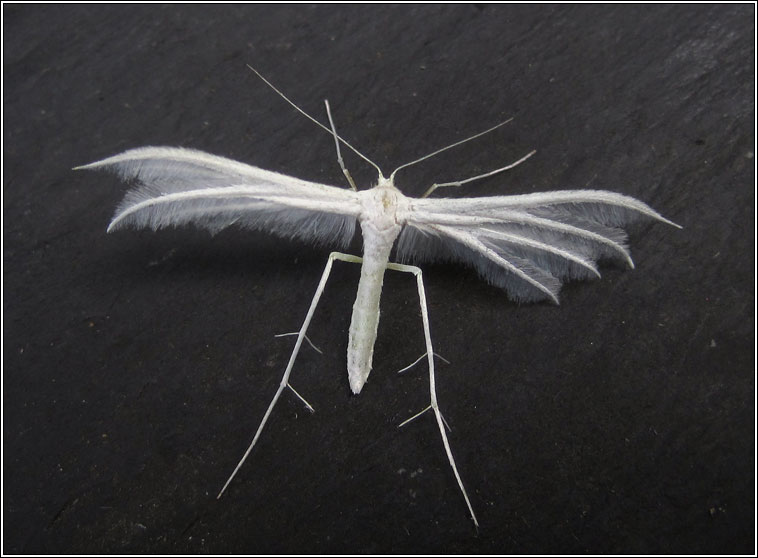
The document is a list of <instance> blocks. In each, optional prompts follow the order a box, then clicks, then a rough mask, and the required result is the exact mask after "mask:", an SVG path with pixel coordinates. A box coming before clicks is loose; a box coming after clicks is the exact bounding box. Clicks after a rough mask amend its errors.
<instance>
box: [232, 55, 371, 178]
mask: <svg viewBox="0 0 758 558" xmlns="http://www.w3.org/2000/svg"><path fill="white" fill-rule="evenodd" d="M246 66H247V67H248V68H250V69H251V70H252V71H253V72H254V73H255V75H257V76H258V77H259V78H261V79H262V80H263V83H265V84H266V85H268V86H269V87H270V88H271V89H273V90H274V91H275V92H276V93H277V94H278V95H279V96H280V97H281V98H282V99H284V100H285V101H287V102H288V103H289V104H290V105H292V106H293V107H294V108H295V110H297V111H298V112H299V113H300V114H302V115H303V116H305V117H306V118H307V119H308V120H310V121H311V122H313V123H314V124H316V125H317V126H319V127H321V128H323V129H324V130H326V131H327V132H329V133H330V134H331V133H332V130H330V129H329V128H327V127H326V126H324V125H323V124H322V123H321V122H319V121H318V120H316V119H315V118H313V117H312V116H311V115H310V114H308V113H307V112H305V111H304V110H303V109H301V108H300V107H299V106H297V105H296V104H295V103H294V102H292V101H290V99H289V98H288V97H287V95H285V94H284V93H282V92H281V91H279V90H278V89H277V88H276V87H274V84H272V83H271V82H270V81H269V80H267V79H266V78H265V77H263V76H262V75H261V73H260V72H259V71H258V70H256V69H255V68H253V67H252V66H251V65H250V64H246ZM336 135H337V134H336V133H335V136H336ZM337 139H339V140H340V141H341V142H342V143H344V144H345V145H346V146H348V147H349V148H350V149H352V150H353V152H354V153H355V154H356V155H358V156H359V157H360V158H361V159H363V160H364V161H366V162H367V163H368V164H369V165H371V166H372V167H374V168H375V169H376V170H377V171H378V172H379V176H384V174H383V173H382V169H380V168H379V165H377V164H376V163H374V161H372V160H371V159H369V158H368V157H366V156H365V155H364V154H363V153H361V152H360V151H358V150H357V149H356V148H355V147H353V146H352V145H350V144H349V143H348V142H347V141H346V140H345V139H344V138H342V137H340V136H337Z"/></svg>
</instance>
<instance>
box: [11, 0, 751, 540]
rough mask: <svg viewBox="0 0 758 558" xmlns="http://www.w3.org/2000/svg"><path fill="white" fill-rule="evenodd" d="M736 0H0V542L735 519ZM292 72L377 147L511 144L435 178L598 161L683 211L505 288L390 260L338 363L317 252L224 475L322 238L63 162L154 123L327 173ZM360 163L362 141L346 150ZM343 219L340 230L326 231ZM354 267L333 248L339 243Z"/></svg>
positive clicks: (744, 48) (482, 150)
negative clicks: (423, 293)
mask: <svg viewBox="0 0 758 558" xmlns="http://www.w3.org/2000/svg"><path fill="white" fill-rule="evenodd" d="M753 21H754V7H753V6H752V5H721V6H716V7H710V6H704V5H700V6H694V7H693V6H681V5H680V6H656V7H652V8H649V7H647V6H644V7H643V6H631V7H629V6H627V7H610V8H609V7H602V6H592V5H585V6H561V7H552V6H536V7H535V6H473V5H471V6H442V7H440V6H433V5H426V6H418V7H410V6H409V7H406V6H402V7H392V6H373V7H365V8H364V7H344V8H343V7H340V8H335V7H327V6H324V7H309V6H292V7H288V6H276V7H268V6H241V5H233V6H191V7H185V6H179V5H170V6H147V5H143V6H110V7H102V6H55V7H50V6H44V5H4V6H3V25H4V60H3V64H4V69H3V71H4V84H5V91H4V109H5V113H4V116H5V121H4V130H3V134H4V136H3V137H4V142H5V143H4V148H3V157H4V171H3V193H4V201H3V219H4V221H3V233H4V248H3V262H4V265H5V268H4V276H3V284H4V301H3V310H4V317H3V328H4V329H3V341H4V354H3V367H4V378H3V387H4V400H3V418H4V428H3V434H4V442H3V450H4V453H3V468H4V469H3V479H4V494H3V512H4V513H3V525H4V540H3V550H4V552H10V553H33V552H34V553H37V552H41V553H58V552H79V553H100V552H130V553H144V552H169V553H171V552H186V553H195V552H241V553H253V552H256V553H263V552H272V553H275V552H295V553H297V552H300V553H326V552H332V553H339V552H363V553H366V552H374V553H379V552H459V553H469V552H472V553H475V552H484V553H486V552H505V553H532V552H534V553H537V552H539V553H551V552H568V553H582V552H606V553H607V552H615V553H624V552H641V553H668V552H673V553H691V552H695V553H698V552H735V553H737V552H739V553H753V552H755V547H754V546H753V545H754V538H753V533H754V521H755V507H754V505H755V502H754V494H755V487H754V478H755V477H754V467H755V460H754V450H755V431H754V416H755V415H754V413H755V407H754V403H755V360H754V328H755V322H754V317H755V316H754V304H755V299H754V274H753V270H754V265H755V243H754V227H755V212H754V204H755V190H754V181H755V172H754V171H755V158H754V142H755V138H754V135H753V130H754V128H753V122H754V118H755V112H754V108H755V107H754V94H755V92H754V79H755V67H754V54H755V53H754V27H753ZM246 63H250V64H253V65H255V66H256V67H258V68H259V69H260V70H261V71H262V72H263V73H264V74H265V75H266V76H268V77H269V78H270V79H271V80H272V81H274V82H275V83H276V84H278V85H279V86H280V87H281V88H282V89H283V90H284V91H286V92H287V93H288V94H289V95H291V97H292V98H293V99H294V100H295V101H296V102H298V103H300V104H301V105H302V106H303V108H305V109H306V110H308V111H311V112H313V113H315V114H318V115H319V116H322V115H323V111H322V106H323V105H322V102H323V99H324V98H326V97H328V98H329V99H330V101H331V104H332V107H333V109H334V113H335V118H336V121H337V125H338V127H339V129H340V131H341V133H342V134H343V135H344V136H345V137H348V138H350V139H351V140H353V142H354V143H355V144H356V145H357V146H359V148H361V149H362V150H363V151H365V152H366V153H367V154H368V155H369V156H371V157H373V158H374V159H375V160H376V161H377V162H378V163H379V164H380V165H381V166H382V167H383V168H385V169H387V170H389V169H391V168H394V167H395V166H397V165H400V164H402V163H404V162H407V161H409V160H411V159H413V158H415V157H418V156H420V155H422V154H424V153H427V152H429V151H431V150H433V149H435V148H438V147H440V146H442V145H445V144H447V143H450V142H453V141H455V140H457V139H459V138H461V137H464V136H465V135H468V134H472V133H474V132H477V131H480V130H482V129H484V128H486V127H488V126H490V125H492V124H494V123H496V122H498V121H500V120H501V119H504V118H505V117H508V116H511V115H512V116H515V117H516V119H515V120H514V122H513V123H512V124H509V125H508V126H506V127H505V128H503V129H502V130H500V131H498V132H496V133H493V134H491V135H489V136H487V137H484V138H482V139H480V140H478V141H476V142H472V143H470V144H468V145H466V146H463V147H461V148H459V149H457V150H454V151H451V152H449V153H447V154H446V155H444V156H441V157H439V158H437V159H435V160H432V161H429V162H427V163H425V164H423V165H419V166H418V167H416V168H413V169H409V170H408V171H407V172H405V173H403V174H400V175H399V176H398V185H399V186H400V187H401V188H402V189H403V190H404V191H405V192H406V193H408V194H415V195H419V194H420V193H421V192H422V191H423V189H424V188H425V187H426V186H428V185H429V184H430V183H431V182H434V181H440V180H452V179H456V178H463V177H467V176H471V175H474V174H476V173H480V172H484V171H486V170H490V169H493V168H496V167H497V166H501V165H503V164H506V163H508V162H510V161H513V160H515V159H516V158H518V157H520V156H521V155H523V154H524V153H526V152H528V151H529V150H531V149H533V148H536V149H537V150H538V153H537V155H536V156H535V157H534V158H532V159H531V160H530V161H528V162H527V163H525V164H524V165H522V166H521V167H519V168H518V169H515V170H513V171H511V172H509V173H508V174H507V175H504V176H501V177H498V178H493V179H489V180H486V181H482V182H480V183H476V184H471V185H468V186H466V188H465V191H461V192H450V193H449V195H469V196H481V195H494V194H508V193H523V192H536V191H544V190H550V189H559V188H585V187H590V188H608V189H612V190H615V191H619V192H623V193H625V194H629V195H632V196H635V197H638V198H640V199H642V200H644V201H646V202H648V203H649V204H651V205H652V206H653V207H655V208H656V209H658V210H659V211H661V212H662V213H663V214H665V215H666V216H667V217H669V218H671V219H672V220H674V221H676V222H678V223H680V224H681V225H683V226H684V229H683V230H676V229H674V228H672V227H668V226H665V225H661V224H641V225H639V226H636V227H634V228H633V229H632V231H631V234H632V246H633V255H634V257H635V261H636V262H637V268H636V269H635V270H633V271H630V270H623V269H621V268H619V267H618V266H613V265H609V266H606V267H604V268H603V279H602V280H600V281H595V282H591V283H589V282H587V283H572V284H570V285H568V286H567V287H566V288H564V290H563V291H562V299H561V300H562V304H561V305H560V306H558V307H556V306H552V305H549V304H537V305H522V306H519V305H516V304H514V303H512V302H509V301H508V300H507V299H506V298H505V297H504V296H503V294H502V293H501V292H500V291H498V290H497V289H494V288H492V287H489V286H487V285H486V284H485V283H484V282H483V281H481V280H480V279H479V278H478V277H477V276H476V274H475V273H473V272H471V271H468V270H466V269H462V268H459V267H456V266H449V265H429V266H425V277H426V284H427V290H428V299H429V309H430V315H431V322H432V332H433V338H434V342H435V347H436V349H437V351H438V352H439V353H440V354H442V355H443V356H445V357H446V358H447V359H449V360H450V361H451V364H450V365H444V364H441V365H440V367H439V370H438V389H439V398H440V404H441V406H442V409H443V411H444V413H445V415H446V418H447V419H448V421H449V422H450V424H451V425H452V428H453V431H452V433H451V435H450V438H451V443H452V445H453V449H454V451H455V454H456V456H457V459H458V463H459V466H460V469H461V473H462V475H463V478H464V480H465V482H466V485H467V486H468V488H469V491H470V494H471V497H472V501H473V505H474V507H475V508H476V510H477V512H478V514H479V518H480V520H481V524H482V528H481V531H480V532H479V534H478V535H477V534H476V533H475V531H474V529H473V528H472V524H471V522H470V521H469V520H468V518H467V514H466V509H465V506H464V503H463V501H462V498H461V496H460V494H459V492H458V489H457V487H456V484H455V480H454V478H453V476H452V473H451V472H450V470H449V467H448V464H447V461H446V459H445V456H444V453H443V450H442V446H441V444H440V441H439V434H438V432H437V430H436V426H435V424H434V421H433V420H432V418H431V416H426V417H424V418H423V419H420V420H418V421H417V422H415V423H413V424H412V425H409V426H408V427H407V428H405V429H402V430H399V429H398V428H397V427H396V425H397V424H398V423H399V422H400V421H401V420H403V419H404V418H406V417H408V416H410V415H411V414H412V413H414V412H415V411H417V410H419V409H421V408H423V406H424V405H425V404H426V402H427V398H428V393H427V391H426V390H427V387H426V386H427V381H426V377H425V370H424V368H423V367H420V368H418V369H416V370H414V371H413V372H412V373H409V374H407V375H405V376H402V377H397V376H395V375H394V374H393V371H394V370H397V369H399V368H401V367H402V366H404V365H405V364H407V363H409V362H410V361H412V360H413V359H414V358H416V357H417V356H418V355H419V354H420V353H421V352H423V344H422V334H421V328H420V322H419V318H418V307H417V300H416V294H415V287H414V284H413V281H412V280H411V279H409V278H408V277H404V276H399V277H398V276H395V275H388V277H387V279H386V292H385V295H384V298H383V301H382V310H383V319H382V323H381V325H380V333H379V340H378V343H377V347H376V353H375V355H376V363H375V368H374V372H373V374H372V376H371V378H370V380H369V383H368V384H367V386H366V388H365V389H364V391H363V393H362V394H361V395H360V396H359V397H354V396H351V395H350V392H349V389H348V384H347V377H346V374H345V369H344V359H345V357H344V354H345V348H346V343H347V327H348V321H349V317H350V308H351V306H352V302H353V296H354V292H355V286H356V282H357V276H358V270H357V269H351V267H350V266H347V265H341V266H338V267H337V268H336V269H335V273H334V276H333V281H332V283H330V285H329V288H328V289H327V291H326V294H325V297H324V300H323V304H324V306H323V308H321V309H320V310H319V311H318V313H317V314H316V317H315V321H314V324H313V330H312V338H313V341H314V342H315V343H316V344H317V345H319V346H320V347H321V348H322V349H323V350H324V352H325V354H324V355H323V356H320V355H318V354H316V353H315V352H313V351H311V350H306V351H304V352H303V354H302V359H301V360H300V361H299V363H298V366H297V369H296V370H295V373H294V375H293V383H294V385H295V386H296V387H297V389H298V390H299V391H300V392H301V393H303V394H304V395H305V396H306V397H307V398H308V399H309V400H310V401H311V403H312V404H313V405H314V406H315V407H316V409H317V412H316V414H314V415H309V414H308V413H307V412H305V411H304V409H303V407H302V405H301V404H300V403H299V402H298V401H297V400H296V399H295V398H294V396H291V395H287V396H286V397H285V398H284V399H283V400H282V402H281V404H280V406H279V408H277V409H276V412H275V413H274V415H273V418H272V420H271V422H270V424H269V426H268V429H267V430H266V432H265V433H264V436H263V438H262V439H261V443H260V445H259V446H258V448H257V449H256V451H255V452H254V454H253V455H252V457H251V459H250V460H249V461H248V463H247V464H246V465H245V467H244V468H243V469H242V471H241V473H240V475H239V477H238V479H237V480H236V481H235V482H234V484H233V485H232V486H231V488H230V490H229V493H228V494H227V495H226V497H224V498H223V499H222V500H221V501H216V500H215V499H214V496H215V493H216V491H217V490H218V489H219V488H220V486H221V485H222V484H223V482H224V480H225V479H226V477H227V475H228V474H229V473H230V471H231V469H232V468H233V466H234V465H235V463H236V461H237V459H238V458H239V457H240V455H241V454H242V452H243V450H244V448H245V447H246V446H247V443H248V442H249V439H250V437H251V435H252V433H253V431H254V429H255V427H256V426H257V424H258V421H259V420H260V418H261V416H262V414H263V412H264V410H265V408H266V405H267V404H268V401H269V398H270V397H271V395H272V394H273V392H274V390H275V388H276V385H277V383H278V382H279V378H280V374H281V372H282V370H283V367H284V365H285V363H286V360H287V358H288V356H289V351H290V348H291V346H292V339H291V338H283V339H277V338H274V337H273V335H274V334H276V333H281V332H288V331H294V330H296V329H297V328H298V327H299V325H300V322H301V320H302V318H303V316H304V314H305V311H306V309H307V306H308V304H309V301H310V298H311V295H312V293H313V290H314V289H315V286H316V283H317V282H318V278H319V276H320V274H321V270H322V266H323V264H324V261H325V258H326V255H327V254H328V251H329V250H328V248H318V249H314V248H312V247H308V246H304V245H300V244H297V243H293V242H288V241H282V240H280V239H277V238H272V237H270V236H267V235H265V234H251V233H242V232H240V231H237V230H230V231H227V232H224V233H223V234H220V235H218V236H216V237H210V236H209V235H207V234H206V233H204V232H200V231H196V230H192V229H186V230H171V231H163V232H160V233H157V234H156V233H152V232H145V231H139V232H135V231H127V232H121V233H118V234H114V235H106V234H105V227H106V225H107V224H108V221H109V218H110V217H111V215H112V212H113V210H114V207H115V205H116V204H117V202H118V201H119V200H120V198H121V197H122V195H123V192H124V190H125V186H124V185H123V184H120V183H119V182H118V181H117V180H116V179H115V178H113V177H110V176H107V175H101V174H94V173H84V172H81V173H80V172H72V171H71V170H70V169H71V167H72V166H74V165H77V164H83V163H87V162H90V161H93V160H96V159H98V158H102V157H104V156H107V155H111V154H114V153H117V152H119V151H121V150H123V149H125V148H129V147H136V146H140V145H149V144H153V145H155V144H164V145H181V146H190V147H195V148H199V149H203V150H207V151H210V152H213V153H217V154H220V155H225V156H228V157H232V158H236V159H239V160H242V161H245V162H249V163H251V164H255V165H257V166H260V167H263V168H267V169H272V170H277V171H280V172H284V173H288V174H292V175H295V176H298V177H300V178H304V179H310V180H315V181H321V182H328V183H333V184H338V185H342V184H343V180H342V176H341V173H340V171H339V168H338V167H337V165H336V163H335V157H334V154H333V152H332V150H333V143H332V140H331V138H330V137H329V136H328V135H326V134H325V133H323V132H322V131H319V130H318V129H317V128H315V127H314V126H313V125H312V124H311V123H309V122H308V121H306V120H305V119H304V118H302V117H301V116H300V115H298V114H297V113H295V111H293V110H292V109H291V108H290V107H289V106H287V105H286V104H285V103H283V102H282V101H281V99H279V98H278V97H277V96H276V95H274V94H273V93H272V92H271V90H269V89H268V88H267V87H265V86H264V85H263V84H262V83H261V82H260V81H259V80H257V79H256V78H255V76H254V75H253V74H252V73H251V72H250V71H249V70H247V69H246V68H245V64H246ZM346 159H347V162H348V165H349V166H350V168H351V169H353V174H354V175H355V176H356V178H357V180H358V181H359V183H361V184H364V185H368V184H369V183H370V181H372V180H374V178H375V177H374V176H373V174H372V170H371V168H370V167H367V166H366V165H364V164H361V162H360V161H359V160H357V158H356V157H354V156H352V155H350V154H346ZM354 250H360V240H359V239H356V242H355V245H354ZM356 267H357V266H356Z"/></svg>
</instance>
